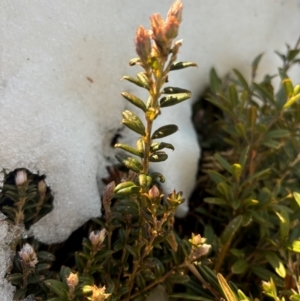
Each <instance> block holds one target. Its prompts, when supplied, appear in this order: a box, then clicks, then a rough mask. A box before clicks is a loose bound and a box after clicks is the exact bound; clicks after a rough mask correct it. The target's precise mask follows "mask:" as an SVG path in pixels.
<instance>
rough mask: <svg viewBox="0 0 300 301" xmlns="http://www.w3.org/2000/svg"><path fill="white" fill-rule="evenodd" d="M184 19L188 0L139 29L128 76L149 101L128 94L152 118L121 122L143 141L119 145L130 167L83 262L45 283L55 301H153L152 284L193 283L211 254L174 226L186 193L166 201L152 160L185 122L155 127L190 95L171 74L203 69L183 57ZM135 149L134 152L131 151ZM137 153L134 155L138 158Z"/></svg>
mask: <svg viewBox="0 0 300 301" xmlns="http://www.w3.org/2000/svg"><path fill="white" fill-rule="evenodd" d="M181 19H182V3H181V2H180V1H176V2H175V3H174V4H173V5H172V7H171V9H170V10H169V13H168V16H167V19H166V20H163V19H162V17H161V16H160V15H159V14H154V15H152V16H151V18H150V20H151V31H149V30H146V29H145V28H144V27H142V26H140V27H139V28H138V30H137V33H136V38H135V47H136V52H137V54H138V58H134V59H132V60H131V61H130V65H131V66H134V65H138V66H140V67H142V68H143V71H142V72H139V73H138V74H137V76H136V77H130V76H124V77H123V79H126V80H128V81H129V82H131V83H133V84H135V85H137V86H139V87H141V88H143V89H146V90H147V91H148V93H149V97H148V99H147V100H146V101H143V100H142V99H140V98H138V97H137V96H135V95H133V94H130V93H128V92H123V93H122V96H123V97H124V98H125V99H126V100H128V101H129V102H130V103H132V104H133V105H134V106H135V107H137V108H138V109H139V110H140V111H141V112H142V114H144V119H145V121H142V120H141V119H140V117H139V116H138V115H136V114H135V113H133V112H131V111H129V110H126V111H124V112H123V113H122V115H123V120H122V123H123V124H124V125H125V126H127V127H128V128H129V129H131V130H132V131H133V132H135V133H137V134H138V135H139V137H138V139H137V142H136V146H135V147H132V146H129V145H126V144H119V143H118V144H116V145H115V147H117V148H120V149H122V150H124V151H125V152H126V153H127V154H119V155H117V156H116V157H117V159H118V160H119V161H120V162H121V163H122V164H124V165H125V166H126V167H127V168H128V169H129V170H130V172H129V173H128V176H127V177H126V179H123V180H122V181H121V183H119V184H118V185H116V184H115V183H114V182H112V183H110V184H109V185H108V186H107V187H106V189H105V192H104V195H103V208H104V215H103V217H102V218H101V219H96V220H95V222H96V223H97V224H100V225H101V227H102V229H101V230H100V231H93V232H91V233H90V236H89V239H84V241H83V251H82V252H77V253H76V254H75V260H76V267H75V268H73V272H71V269H69V268H66V267H62V269H61V272H60V274H59V275H58V276H57V279H48V280H46V281H45V282H44V284H45V285H46V287H47V288H48V289H49V293H48V296H50V297H51V298H50V299H47V300H48V301H50V300H51V301H62V300H64V301H67V300H76V301H77V300H78V301H81V300H91V301H98V300H105V299H107V300H126V301H128V300H136V301H138V300H146V298H147V295H148V293H149V291H150V290H151V289H153V288H154V287H155V286H156V285H158V284H162V285H163V286H164V287H165V290H166V292H167V293H171V292H172V290H173V285H174V283H183V282H186V281H188V280H189V277H188V276H187V275H186V271H187V269H188V268H189V269H192V263H193V262H194V261H196V260H198V259H199V258H200V257H201V256H203V255H205V254H206V253H207V252H208V250H209V246H208V245H205V244H204V242H205V239H203V238H201V237H200V235H193V237H192V238H191V239H190V240H189V241H186V240H181V239H179V238H178V237H177V236H176V235H175V233H174V231H173V224H174V214H175V211H176V209H177V207H178V206H179V205H180V204H181V203H182V202H184V199H183V198H182V192H176V191H175V190H174V191H173V192H172V193H171V194H169V195H168V196H167V198H166V201H165V202H164V200H163V197H164V196H163V194H162V193H161V191H160V189H159V188H158V186H157V185H155V181H157V180H159V181H160V182H163V181H164V177H163V175H162V174H159V173H156V172H150V171H149V165H150V163H151V162H161V161H164V160H166V159H167V158H168V156H167V154H166V153H165V152H164V149H166V148H168V149H172V150H174V147H173V146H172V145H171V144H169V143H165V142H157V141H156V139H159V138H163V137H166V136H168V135H171V134H173V133H175V132H176V131H177V130H178V127H177V126H176V125H175V124H168V125H165V126H163V127H160V128H158V129H156V130H155V131H154V130H153V123H154V121H155V119H156V118H157V117H158V115H160V110H161V108H165V107H168V106H173V105H176V104H178V103H180V102H182V101H184V100H186V99H188V98H190V92H189V91H188V90H185V89H182V88H178V87H164V84H165V83H166V82H167V81H168V74H169V72H170V71H173V70H179V69H182V68H186V67H190V66H196V64H195V63H191V62H176V58H177V54H178V51H179V48H180V47H181V45H182V42H181V41H174V39H175V38H176V37H177V34H178V30H179V25H180V22H181ZM128 154H129V155H128ZM132 155H133V156H132Z"/></svg>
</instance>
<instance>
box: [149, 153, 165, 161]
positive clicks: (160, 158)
mask: <svg viewBox="0 0 300 301" xmlns="http://www.w3.org/2000/svg"><path fill="white" fill-rule="evenodd" d="M167 159H168V155H167V154H166V153H165V152H155V153H153V154H152V155H150V157H149V161H150V162H162V161H165V160H167Z"/></svg>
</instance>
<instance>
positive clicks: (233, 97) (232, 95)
mask: <svg viewBox="0 0 300 301" xmlns="http://www.w3.org/2000/svg"><path fill="white" fill-rule="evenodd" d="M228 94H229V95H228V96H229V100H230V103H231V105H232V107H233V108H234V107H235V106H236V105H237V104H238V102H239V98H238V94H237V91H236V88H235V85H230V86H229V89H228Z"/></svg>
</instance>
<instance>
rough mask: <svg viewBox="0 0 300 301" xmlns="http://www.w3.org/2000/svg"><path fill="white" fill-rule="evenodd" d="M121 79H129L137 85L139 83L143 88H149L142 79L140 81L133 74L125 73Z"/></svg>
mask: <svg viewBox="0 0 300 301" xmlns="http://www.w3.org/2000/svg"><path fill="white" fill-rule="evenodd" d="M121 79H125V80H128V81H129V82H131V83H133V84H135V85H137V86H139V87H141V88H145V89H147V88H146V87H145V86H144V84H143V83H142V82H141V81H139V80H138V79H137V78H134V77H132V76H128V75H125V76H123V77H122V78H121Z"/></svg>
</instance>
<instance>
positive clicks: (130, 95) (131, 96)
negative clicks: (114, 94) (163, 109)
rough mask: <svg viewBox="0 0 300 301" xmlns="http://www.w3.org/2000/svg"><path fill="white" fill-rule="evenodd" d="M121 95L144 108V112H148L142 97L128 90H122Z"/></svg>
mask: <svg viewBox="0 0 300 301" xmlns="http://www.w3.org/2000/svg"><path fill="white" fill-rule="evenodd" d="M121 95H122V96H123V97H124V98H125V99H127V100H128V101H129V102H130V103H132V104H133V105H135V106H136V107H138V108H140V109H142V110H143V111H144V112H146V110H147V108H146V105H145V104H144V102H143V101H142V100H141V99H139V98H138V97H136V96H135V95H133V94H131V93H128V92H122V93H121Z"/></svg>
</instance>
